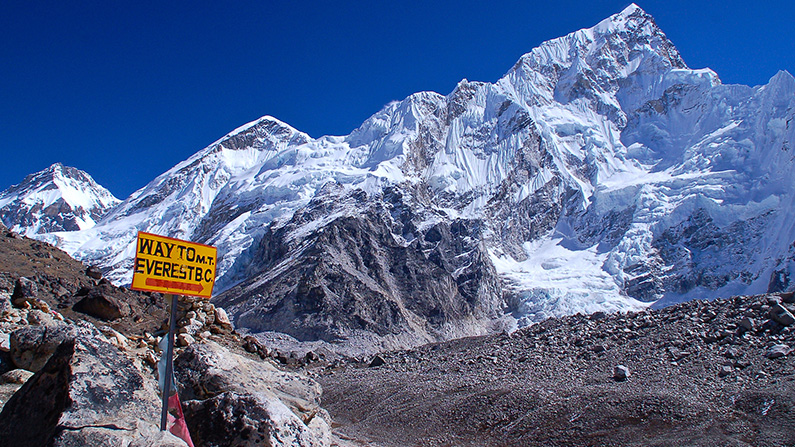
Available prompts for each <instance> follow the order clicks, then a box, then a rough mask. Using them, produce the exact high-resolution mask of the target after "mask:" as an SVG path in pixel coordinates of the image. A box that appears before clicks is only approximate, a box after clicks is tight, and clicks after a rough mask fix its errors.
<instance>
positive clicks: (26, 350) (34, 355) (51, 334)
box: [9, 323, 100, 372]
mask: <svg viewBox="0 0 795 447" xmlns="http://www.w3.org/2000/svg"><path fill="white" fill-rule="evenodd" d="M78 335H85V336H100V334H99V332H98V331H97V330H96V329H95V328H94V327H93V326H91V325H90V324H88V323H79V324H66V323H58V324H50V325H39V326H25V327H23V328H21V329H17V330H16V331H14V332H12V333H11V336H10V340H9V345H10V349H9V353H10V355H11V361H12V362H13V363H14V365H15V366H16V367H17V368H22V369H27V370H28V371H33V372H36V371H38V370H40V369H41V368H42V367H43V366H44V365H45V364H46V363H47V361H48V360H49V359H50V356H51V355H52V354H53V353H54V352H55V350H56V348H58V346H60V345H61V343H63V342H64V341H66V340H70V339H74V338H75V337H77V336H78Z"/></svg>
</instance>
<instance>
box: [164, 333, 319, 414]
mask: <svg viewBox="0 0 795 447" xmlns="http://www.w3.org/2000/svg"><path fill="white" fill-rule="evenodd" d="M174 370H175V374H176V376H177V381H178V382H179V384H180V386H181V389H180V396H181V397H183V398H184V399H185V400H190V399H210V398H213V397H215V396H217V395H219V394H222V393H225V392H227V391H232V392H235V393H238V394H249V393H263V394H266V395H270V396H273V397H275V398H278V399H279V400H281V401H283V402H284V403H285V404H286V405H287V406H288V407H289V408H290V409H291V410H292V411H293V412H294V413H295V414H296V415H298V416H299V418H300V419H301V420H303V421H306V422H308V421H309V420H311V419H312V417H314V415H315V414H317V413H318V412H319V411H320V396H321V388H320V385H319V384H318V383H317V382H315V381H314V380H312V379H309V378H307V377H304V376H301V375H298V374H294V373H289V372H284V371H280V370H279V369H277V368H276V367H275V366H273V365H272V364H271V363H269V362H259V361H254V360H250V359H248V358H245V357H243V356H241V355H238V354H235V353H233V352H231V351H229V350H227V349H226V348H223V347H222V346H220V345H219V344H217V343H214V342H207V343H196V344H193V345H191V346H188V347H187V348H186V349H185V350H184V351H183V352H182V353H181V354H180V355H179V356H178V357H177V358H176V359H175V361H174Z"/></svg>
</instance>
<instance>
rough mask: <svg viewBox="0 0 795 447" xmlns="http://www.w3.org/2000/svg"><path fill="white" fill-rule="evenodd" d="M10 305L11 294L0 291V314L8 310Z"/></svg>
mask: <svg viewBox="0 0 795 447" xmlns="http://www.w3.org/2000/svg"><path fill="white" fill-rule="evenodd" d="M12 307H13V306H12V305H11V295H9V294H8V292H2V293H0V314H2V313H4V312H10V311H11V308H12Z"/></svg>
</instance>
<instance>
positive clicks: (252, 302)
mask: <svg viewBox="0 0 795 447" xmlns="http://www.w3.org/2000/svg"><path fill="white" fill-rule="evenodd" d="M409 200H411V199H409V198H406V197H405V194H404V193H402V192H401V191H400V190H398V189H392V190H390V191H388V192H387V193H386V194H385V195H384V196H383V197H381V198H379V200H372V198H370V197H368V196H367V195H366V194H364V193H363V192H361V191H357V192H353V193H351V194H348V193H346V192H344V191H343V190H342V188H341V187H337V188H336V189H335V188H334V187H327V188H326V192H325V194H323V195H321V196H320V197H317V198H316V199H314V200H313V201H312V202H311V203H310V204H309V205H308V206H307V207H306V208H305V209H304V210H301V211H299V212H297V213H296V214H295V215H294V216H293V217H292V218H291V219H290V220H289V221H288V222H285V223H284V224H283V225H280V226H272V227H270V228H269V229H268V231H267V232H266V233H265V235H264V236H263V237H262V239H261V241H260V242H259V244H258V246H256V247H255V248H254V249H253V250H251V252H250V253H249V254H248V255H247V257H246V262H248V267H247V269H246V271H245V275H246V277H248V278H249V279H247V280H245V281H244V282H242V283H241V284H240V285H238V286H236V287H234V288H232V289H230V290H229V291H227V292H225V293H222V294H221V295H219V296H218V297H217V298H216V299H215V302H217V303H218V304H219V305H221V306H223V307H224V308H226V309H227V310H228V311H229V312H230V314H231V315H232V317H233V319H234V321H235V324H236V326H238V327H245V328H248V329H250V330H253V331H277V332H283V333H286V334H290V335H292V336H294V337H296V338H297V339H299V340H302V341H311V340H325V341H328V342H344V341H345V340H348V339H350V338H355V337H356V336H358V335H361V334H362V333H364V334H370V335H371V336H374V337H373V338H379V337H380V339H381V340H392V341H393V343H392V344H391V347H393V348H394V347H400V346H412V345H417V344H421V343H425V342H428V341H435V340H445V339H450V338H454V337H456V336H466V335H473V334H478V333H481V334H482V333H484V332H486V328H488V327H490V325H491V324H492V321H493V319H494V318H496V317H498V316H499V315H501V314H502V312H503V311H504V307H505V303H504V301H503V299H502V293H501V290H500V283H499V279H498V277H497V274H496V271H495V269H494V267H493V265H492V264H491V261H490V259H489V256H488V253H487V251H486V249H485V245H484V243H483V241H482V235H481V231H482V225H481V222H479V221H478V220H466V219H459V220H456V221H453V222H452V223H448V222H447V221H439V220H438V219H433V217H432V216H433V214H432V212H430V211H429V210H428V213H429V215H419V214H417V212H416V209H417V208H416V207H414V206H408V204H407V203H406V202H407V201H409ZM429 221H430V223H429ZM313 222H314V223H313ZM310 228H311V229H310ZM376 343H377V342H376ZM387 345H388V343H387Z"/></svg>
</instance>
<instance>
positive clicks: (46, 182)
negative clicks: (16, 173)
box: [0, 163, 120, 236]
mask: <svg viewBox="0 0 795 447" xmlns="http://www.w3.org/2000/svg"><path fill="white" fill-rule="evenodd" d="M119 202H120V200H119V199H117V198H116V197H114V196H113V194H111V193H110V191H108V190H107V189H105V188H103V187H102V186H100V185H99V184H97V182H95V181H94V179H92V178H91V176H90V175H88V174H87V173H85V172H83V171H81V170H79V169H75V168H71V167H69V166H64V165H62V164H60V163H56V164H54V165H52V166H50V167H49V168H47V169H45V170H43V171H40V172H37V173H35V174H31V175H29V176H27V177H25V180H23V181H22V183H20V184H18V185H14V186H11V187H10V188H8V189H7V190H5V191H3V192H2V193H0V216H2V221H3V224H5V225H6V226H7V227H9V228H10V229H11V230H13V231H16V232H18V233H20V234H24V235H27V236H33V235H36V234H42V233H52V232H57V231H79V230H84V229H87V228H91V227H92V226H94V225H95V224H96V222H97V221H99V220H100V218H101V217H102V216H103V215H104V214H105V213H106V212H107V211H108V210H109V209H111V208H113V207H114V206H116V205H117V204H118V203H119Z"/></svg>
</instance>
